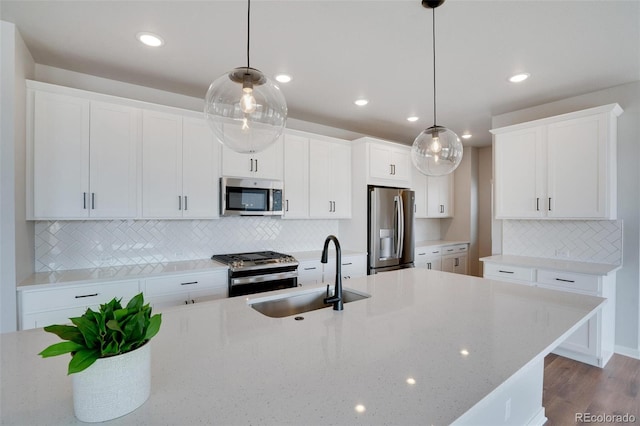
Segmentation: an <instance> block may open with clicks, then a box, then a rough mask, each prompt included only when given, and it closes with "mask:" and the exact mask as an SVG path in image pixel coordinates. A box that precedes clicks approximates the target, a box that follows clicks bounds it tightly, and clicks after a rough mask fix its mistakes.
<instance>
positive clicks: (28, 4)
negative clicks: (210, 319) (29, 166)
mask: <svg viewBox="0 0 640 426" xmlns="http://www.w3.org/2000/svg"><path fill="white" fill-rule="evenodd" d="M246 13H247V3H246V1H245V0H232V1H213V0H210V1H204V0H200V1H185V0H173V1H121V2H120V1H96V0H83V1H60V0H55V1H54V0H49V1H26V0H21V1H7V0H2V2H1V3H0V14H1V15H0V16H1V18H2V20H5V21H9V22H13V23H15V24H16V26H17V27H18V29H19V31H20V33H21V35H22V37H23V38H24V40H25V42H26V44H27V46H28V48H29V50H30V51H31V53H32V55H33V57H34V59H35V61H36V62H37V63H39V64H43V65H50V66H53V67H58V68H63V69H68V70H72V71H77V72H81V73H86V74H91V75H96V76H100V77H105V78H109V79H115V80H120V81H125V82H129V83H134V84H138V85H143V86H149V87H154V88H157V89H163V90H168V91H171V92H176V93H181V94H185V95H189V96H195V97H200V98H204V95H205V93H206V90H207V88H208V86H209V84H210V83H211V81H213V80H214V79H215V78H217V77H218V76H220V75H222V74H223V73H225V72H227V71H229V70H231V69H232V68H235V67H238V66H244V65H246V51H245V49H246ZM431 23H432V18H431V11H430V10H427V9H425V8H423V7H422V6H421V4H420V0H411V1H408V0H391V1H363V0H355V1H311V0H289V1H270V0H254V1H253V2H252V4H251V66H253V67H255V68H258V69H260V70H261V71H263V72H264V73H265V74H267V75H270V76H273V75H275V74H276V73H279V72H287V73H290V74H291V75H292V76H293V81H292V82H290V83H288V84H286V85H281V87H282V90H283V92H284V94H285V97H286V99H287V103H288V106H289V116H290V117H292V118H296V119H300V120H305V121H311V122H315V123H320V124H325V125H329V126H333V127H338V128H343V129H347V130H351V131H353V132H358V133H364V134H369V135H373V136H377V137H381V138H385V139H390V140H396V141H398V142H402V143H406V144H411V143H412V142H413V139H414V138H415V137H416V136H417V135H418V134H419V133H420V132H421V131H422V130H423V129H424V128H426V127H429V126H431V125H433V87H432V85H433V81H432V79H433V73H432V50H431V43H432V38H431V31H432V25H431ZM140 31H150V32H154V33H157V34H159V35H161V36H162V37H163V38H164V39H165V40H166V44H165V46H163V47H162V48H159V49H152V48H148V47H145V46H143V45H141V44H140V43H139V42H138V41H137V40H136V39H135V34H136V33H138V32H140ZM436 41H437V79H438V81H437V95H438V97H437V100H438V103H437V113H438V123H437V124H439V125H443V126H447V127H449V128H451V129H452V130H454V131H455V132H456V133H458V134H459V135H460V134H462V133H464V132H466V131H468V132H471V133H472V134H473V138H472V139H471V140H470V141H465V144H468V145H487V144H489V143H490V141H491V137H490V134H489V129H490V127H491V116H492V115H497V114H502V113H506V112H509V111H514V110H518V109H522V108H527V107H530V106H535V105H539V104H543V103H547V102H551V101H554V100H558V99H562V98H566V97H570V96H575V95H579V94H583V93H588V92H593V91H596V90H598V89H603V88H607V87H612V86H616V85H619V84H623V83H628V82H631V81H636V80H640V0H630V1H629V0H626V1H604V0H600V1H576V0H574V1H540V0H537V1H522V0H511V1H504V0H503V1H479V0H472V1H463V0H449V1H447V2H446V3H445V4H444V5H443V6H441V7H440V8H438V9H437V11H436ZM519 71H527V72H529V73H531V78H530V79H529V80H528V81H526V82H525V83H522V84H520V85H514V84H512V83H509V82H507V77H508V76H510V75H511V74H513V73H516V72H519ZM358 97H365V98H367V99H370V103H369V105H367V106H366V107H356V106H355V105H354V104H353V101H354V100H355V99H356V98H358ZM410 115H417V116H419V117H420V120H419V121H417V122H415V123H409V122H408V121H406V117H408V116H410Z"/></svg>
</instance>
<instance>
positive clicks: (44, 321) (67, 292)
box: [18, 280, 146, 330]
mask: <svg viewBox="0 0 640 426" xmlns="http://www.w3.org/2000/svg"><path fill="white" fill-rule="evenodd" d="M139 292H140V286H139V282H138V280H126V281H114V282H103V283H97V284H74V285H52V287H51V288H42V287H40V288H37V289H33V290H31V289H27V288H25V289H19V290H18V310H19V317H20V318H19V319H20V321H19V329H20V330H27V329H31V328H38V327H46V326H48V325H51V324H68V323H70V321H69V318H73V317H77V316H80V315H82V314H83V313H84V312H85V311H86V310H87V308H91V309H93V310H97V309H98V308H99V307H100V305H101V304H103V303H107V302H109V301H110V300H111V299H113V298H114V297H115V298H121V299H122V304H123V305H125V304H126V303H128V302H129V299H131V298H132V297H133V296H135V295H136V294H138V293H139ZM145 300H146V295H145Z"/></svg>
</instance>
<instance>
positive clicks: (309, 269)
mask: <svg viewBox="0 0 640 426" xmlns="http://www.w3.org/2000/svg"><path fill="white" fill-rule="evenodd" d="M316 269H317V268H316V267H315V266H313V267H311V268H304V270H305V271H314V270H316Z"/></svg>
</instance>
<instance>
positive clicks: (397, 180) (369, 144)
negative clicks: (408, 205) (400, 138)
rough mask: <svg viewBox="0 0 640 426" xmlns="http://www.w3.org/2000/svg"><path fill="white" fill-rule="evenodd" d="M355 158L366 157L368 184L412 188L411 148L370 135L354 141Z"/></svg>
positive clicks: (365, 166)
mask: <svg viewBox="0 0 640 426" xmlns="http://www.w3.org/2000/svg"><path fill="white" fill-rule="evenodd" d="M353 155H354V158H357V159H359V161H362V159H364V162H363V165H364V170H363V172H364V173H365V174H366V183H367V185H382V186H389V187H397V188H410V187H411V178H412V174H413V172H412V169H413V164H412V163H411V148H410V147H408V146H406V145H400V144H397V143H393V142H388V141H384V140H381V139H374V138H370V137H365V138H360V139H356V140H354V141H353Z"/></svg>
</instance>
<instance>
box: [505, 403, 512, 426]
mask: <svg viewBox="0 0 640 426" xmlns="http://www.w3.org/2000/svg"><path fill="white" fill-rule="evenodd" d="M510 417H511V398H509V399H507V402H505V404H504V421H505V422H506V421H507V420H509V418H510Z"/></svg>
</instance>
